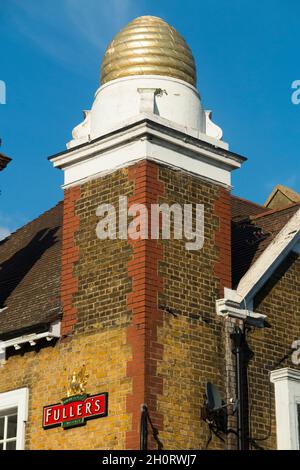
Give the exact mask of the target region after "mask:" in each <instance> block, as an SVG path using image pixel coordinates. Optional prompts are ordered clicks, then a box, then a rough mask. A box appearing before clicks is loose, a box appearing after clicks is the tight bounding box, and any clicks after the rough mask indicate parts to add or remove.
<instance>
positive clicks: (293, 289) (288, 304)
mask: <svg viewBox="0 0 300 470" xmlns="http://www.w3.org/2000/svg"><path fill="white" fill-rule="evenodd" d="M299 293H300V257H299V255H297V254H296V253H291V254H290V255H288V256H287V258H286V259H285V260H284V262H283V263H282V264H281V265H280V266H279V268H278V269H277V270H276V272H275V273H274V275H273V276H272V278H271V279H270V280H269V281H268V282H267V284H266V285H265V286H264V287H263V288H262V289H261V291H260V292H259V293H258V294H257V296H256V298H255V303H254V307H255V310H257V311H258V312H260V313H263V314H265V315H267V317H268V318H267V320H268V323H269V325H270V327H269V328H264V329H256V330H254V331H252V333H250V334H249V335H248V343H249V347H250V349H251V351H252V353H253V354H254V356H253V358H252V360H250V364H249V370H248V384H249V396H250V400H249V420H250V428H251V430H252V438H254V439H258V441H257V443H258V444H259V445H260V446H261V447H263V448H264V449H276V448H277V445H276V418H275V401H274V385H273V384H270V375H269V374H270V372H271V371H273V370H275V369H280V368H283V367H290V368H292V369H298V370H300V366H297V365H295V364H293V363H292V360H291V357H290V356H289V357H288V358H286V359H285V360H284V361H282V362H281V360H282V359H283V358H284V356H286V354H287V353H289V351H290V347H291V345H292V343H293V341H294V340H298V339H300V294H299ZM280 362H281V364H279V363H280ZM260 439H263V440H260Z"/></svg>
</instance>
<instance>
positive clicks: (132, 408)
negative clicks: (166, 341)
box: [126, 161, 164, 449]
mask: <svg viewBox="0 0 300 470" xmlns="http://www.w3.org/2000/svg"><path fill="white" fill-rule="evenodd" d="M128 177H129V180H130V181H133V182H134V194H133V196H132V197H131V198H130V199H129V201H128V205H129V206H131V205H132V204H145V205H146V206H147V208H148V213H149V229H150V204H154V203H159V196H160V195H162V194H163V192H164V185H163V183H162V182H160V181H159V179H158V166H157V165H156V164H154V163H152V162H148V161H143V162H141V163H138V164H136V165H134V166H132V167H130V168H129V175H128ZM129 243H130V244H131V245H132V248H133V257H132V260H131V261H130V262H129V263H128V274H129V276H130V277H131V279H132V292H131V293H130V294H129V295H128V307H129V308H130V309H131V311H132V314H133V319H132V324H131V325H130V326H129V327H128V330H127V341H128V344H129V345H130V346H131V350H132V360H131V361H129V362H128V364H127V376H128V377H130V378H131V379H132V395H129V396H128V397H127V412H128V413H130V414H131V415H132V427H131V431H128V432H127V434H126V449H139V446H140V417H141V405H142V404H146V405H147V406H148V410H149V414H150V417H151V420H152V422H153V425H154V426H155V427H156V428H157V429H158V430H159V431H162V429H163V416H162V414H160V413H159V412H158V410H157V396H158V395H160V394H162V393H163V382H162V378H161V377H158V375H157V361H158V360H160V359H162V356H163V345H162V344H159V343H158V341H157V329H158V327H159V326H161V325H162V322H163V318H162V312H160V311H159V310H158V293H159V292H160V291H161V290H162V286H163V282H162V279H161V278H160V277H159V276H158V262H159V261H160V260H162V258H163V249H162V245H161V244H160V243H159V241H158V240H151V239H147V240H131V239H129ZM148 448H149V449H156V448H157V443H156V442H155V441H154V440H153V439H152V438H151V433H150V430H149V441H148Z"/></svg>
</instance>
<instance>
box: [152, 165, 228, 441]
mask: <svg viewBox="0 0 300 470" xmlns="http://www.w3.org/2000/svg"><path fill="white" fill-rule="evenodd" d="M160 179H161V180H162V181H163V182H164V185H165V196H164V198H162V200H161V202H167V203H168V204H171V203H175V202H176V203H179V204H187V203H193V204H194V205H195V204H204V229H205V232H204V246H203V248H202V249H200V250H197V251H187V250H186V248H185V242H186V240H171V241H169V240H166V241H163V245H164V258H163V262H162V263H160V275H161V276H162V278H163V279H164V290H163V294H162V295H161V296H160V304H161V306H162V308H163V309H164V321H163V326H162V327H161V328H159V329H158V338H159V342H160V343H161V344H163V358H162V360H161V361H160V363H159V369H158V374H159V375H160V376H162V377H163V394H162V395H161V396H159V399H158V409H159V411H160V412H161V413H162V414H163V416H164V428H163V432H162V433H161V440H162V442H163V444H164V446H165V448H166V449H204V448H205V446H206V442H207V440H208V437H209V434H208V427H207V425H206V424H205V423H204V422H203V421H201V419H200V413H201V406H202V405H203V403H204V393H205V384H206V382H208V381H210V382H213V383H214V384H216V385H217V386H218V387H219V389H220V392H221V393H222V396H223V397H225V383H224V382H225V381H224V377H225V374H224V370H225V363H224V354H225V353H224V336H223V332H222V328H223V320H221V319H220V318H219V317H217V316H216V313H215V312H216V310H215V300H216V299H217V298H219V296H220V278H219V277H218V276H217V275H216V274H215V266H216V263H217V262H218V261H219V258H220V248H219V246H218V244H217V243H216V234H217V233H218V231H219V230H220V220H219V217H218V216H217V214H216V203H217V201H218V200H219V198H220V191H222V190H220V188H219V187H218V186H217V185H214V184H211V183H209V182H206V181H203V180H201V179H199V178H196V177H192V176H189V175H186V174H183V173H181V172H176V171H172V170H167V169H164V168H161V169H160ZM224 212H225V211H224ZM228 223H230V219H228ZM227 228H228V227H225V228H224V234H223V237H224V243H226V242H227V244H228V246H227V249H228V252H230V238H227V231H226V230H227ZM226 262H227V259H226V257H225V256H224V258H223V263H224V265H225V266H226ZM209 448H210V449H212V448H217V449H221V448H224V445H223V444H222V442H221V441H220V440H218V439H216V438H213V440H212V443H211V444H210V446H209Z"/></svg>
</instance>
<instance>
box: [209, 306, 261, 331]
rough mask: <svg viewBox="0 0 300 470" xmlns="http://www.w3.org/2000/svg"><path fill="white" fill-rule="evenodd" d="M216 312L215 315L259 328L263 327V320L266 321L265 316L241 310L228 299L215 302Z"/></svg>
mask: <svg viewBox="0 0 300 470" xmlns="http://www.w3.org/2000/svg"><path fill="white" fill-rule="evenodd" d="M216 312H217V315H219V316H221V317H225V318H228V317H230V318H235V319H237V320H243V321H245V322H246V323H248V324H249V325H252V326H255V327H261V328H263V327H264V323H265V320H266V319H267V316H266V315H263V314H262V313H258V312H253V311H252V310H248V309H243V308H241V307H240V305H239V304H238V303H236V302H233V301H232V300H228V299H219V300H217V301H216Z"/></svg>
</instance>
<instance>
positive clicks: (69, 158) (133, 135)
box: [50, 116, 245, 187]
mask: <svg viewBox="0 0 300 470" xmlns="http://www.w3.org/2000/svg"><path fill="white" fill-rule="evenodd" d="M157 146H158V147H159V151H158V149H157V148H156V147H157ZM141 159H149V160H153V161H157V162H160V163H165V164H166V165H169V166H172V167H174V168H181V169H183V170H185V171H187V172H190V173H194V174H197V175H201V176H203V177H205V178H208V179H210V180H213V181H216V182H218V183H220V184H222V185H225V186H227V187H228V186H230V184H231V179H230V172H231V171H232V170H234V169H237V168H239V167H240V166H241V164H242V162H243V161H244V160H245V159H244V158H243V157H240V156H238V155H236V154H233V153H231V152H228V151H227V150H226V149H223V148H220V147H217V146H215V147H213V146H212V145H211V144H210V143H208V142H203V141H201V140H200V139H197V138H195V137H193V136H190V135H188V134H184V133H182V132H179V131H178V130H177V129H173V128H171V127H167V126H165V125H162V124H161V123H157V122H155V121H154V120H153V119H151V120H150V119H149V118H148V117H147V116H146V117H145V116H139V120H138V121H137V122H135V123H134V124H133V125H131V127H128V126H127V127H124V128H120V129H118V130H117V131H116V132H115V133H114V134H112V135H106V136H103V137H101V138H99V139H96V140H94V141H92V142H90V143H88V144H85V145H83V146H79V147H74V148H72V149H70V150H69V151H67V152H64V153H62V154H59V155H56V156H53V157H52V158H50V161H51V162H52V163H53V165H54V167H57V168H60V169H63V170H64V173H65V181H64V187H69V186H72V185H76V184H81V183H82V182H83V181H85V180H87V179H91V178H92V177H98V176H99V175H101V174H106V173H108V172H112V171H115V170H116V169H118V168H122V167H126V166H128V165H131V164H133V163H135V162H137V161H139V160H141Z"/></svg>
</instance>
